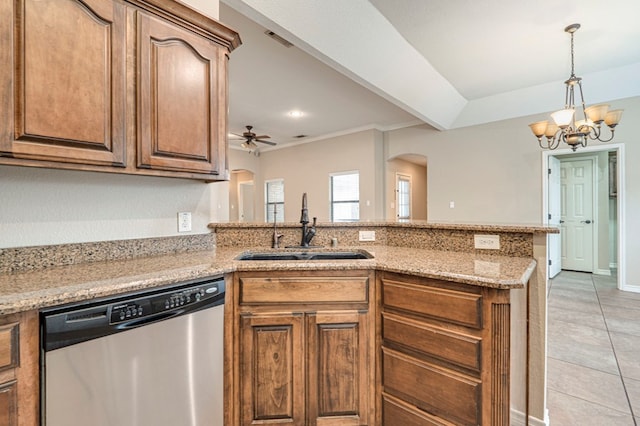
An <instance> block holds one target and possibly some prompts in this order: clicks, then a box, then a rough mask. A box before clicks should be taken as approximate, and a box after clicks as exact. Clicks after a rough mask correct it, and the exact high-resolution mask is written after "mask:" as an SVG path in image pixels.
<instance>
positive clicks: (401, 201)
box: [396, 173, 411, 222]
mask: <svg viewBox="0 0 640 426" xmlns="http://www.w3.org/2000/svg"><path fill="white" fill-rule="evenodd" d="M396 219H397V220H398V222H404V221H408V220H410V219H411V176H408V175H403V174H400V173H396Z"/></svg>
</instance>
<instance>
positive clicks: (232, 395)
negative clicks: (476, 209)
mask: <svg viewBox="0 0 640 426" xmlns="http://www.w3.org/2000/svg"><path fill="white" fill-rule="evenodd" d="M279 227H280V225H279ZM210 228H211V229H212V230H213V231H214V232H213V233H212V234H209V235H190V236H186V237H168V238H166V239H162V238H157V239H150V240H136V241H128V240H127V241H118V242H115V241H114V242H104V243H91V244H68V245H62V246H47V247H34V248H19V249H3V250H1V251H0V270H2V272H3V274H2V275H1V276H0V315H2V316H1V317H0V318H2V319H3V322H2V324H5V323H7V324H16V323H18V324H19V326H21V327H22V326H23V324H22V323H21V322H20V321H19V320H20V319H21V318H22V316H24V318H30V319H31V321H30V322H29V321H28V322H26V323H25V325H24V328H23V329H21V330H20V337H21V338H22V337H23V336H29V335H30V336H32V338H33V336H36V337H35V339H36V340H37V333H38V331H37V323H34V322H33V315H32V314H30V313H33V312H34V311H37V310H38V309H40V308H43V307H47V306H55V305H60V304H64V303H68V302H73V301H79V300H89V299H93V298H96V297H102V296H107V295H113V294H118V293H125V292H129V291H133V290H139V289H142V288H151V287H158V286H163V285H167V284H172V283H176V282H180V281H183V280H189V279H194V278H198V277H205V276H211V275H217V274H226V275H225V276H226V279H227V282H228V286H227V297H228V299H227V304H226V312H225V324H226V325H225V327H226V329H227V331H228V332H227V337H226V346H227V348H226V352H227V353H226V356H227V359H226V361H227V363H228V365H229V366H230V368H228V369H227V370H228V377H227V383H228V386H230V387H229V389H228V393H227V399H228V400H227V404H226V410H227V411H228V412H227V413H226V416H227V423H228V424H242V423H239V421H238V419H240V418H242V419H246V418H247V417H246V414H245V413H246V412H247V409H250V408H247V407H250V405H248V406H247V405H246V404H251V402H250V401H251V397H252V396H251V395H250V394H248V395H243V397H242V401H240V400H237V399H236V397H237V396H238V395H239V393H238V392H239V388H241V389H246V383H245V384H244V385H241V384H240V383H238V377H239V370H238V368H240V365H241V364H243V363H244V359H239V357H241V356H246V357H248V358H247V359H251V355H250V354H249V353H248V352H247V351H246V350H245V351H244V352H242V350H241V345H244V343H245V342H246V341H248V340H250V339H248V336H249V334H247V333H244V336H245V340H243V341H242V342H240V341H238V340H237V339H236V337H237V336H240V335H242V333H240V334H237V333H236V331H237V330H235V328H234V327H240V325H241V324H240V319H241V318H243V321H245V322H246V327H248V328H247V330H249V329H252V330H258V331H259V332H262V331H264V330H266V328H263V329H260V328H259V327H261V324H266V323H268V321H267V322H264V321H263V320H262V319H260V318H259V315H257V313H260V315H261V316H262V318H264V317H267V318H273V317H274V315H275V316H276V317H277V316H279V317H280V318H281V319H282V318H283V316H282V315H281V314H282V313H283V312H284V311H285V309H282V307H279V308H277V309H276V305H277V304H278V303H280V301H279V299H278V297H283V298H286V297H291V294H297V296H295V297H296V298H297V299H296V300H295V301H292V300H288V301H287V300H285V301H284V305H287V306H288V309H289V310H288V312H290V315H289V317H290V318H292V319H293V320H294V321H297V322H296V324H298V326H295V327H293V330H295V331H294V334H295V333H298V334H296V335H297V336H298V337H304V338H305V339H306V341H307V342H308V341H310V339H311V338H312V337H314V336H315V338H316V340H315V341H318V342H321V341H323V340H322V339H325V341H326V342H342V343H344V342H348V341H349V340H348V338H351V339H352V340H351V341H352V342H353V341H360V342H361V344H362V346H361V347H358V348H356V349H357V353H358V354H360V355H359V358H358V359H359V362H360V364H359V365H358V368H360V370H358V371H359V372H362V373H363V374H364V373H371V374H370V375H367V377H363V376H362V375H361V376H359V379H362V380H365V381H364V382H360V383H359V387H358V388H357V389H356V390H355V391H357V392H363V391H366V390H371V389H372V390H373V393H372V392H371V391H370V392H369V394H367V395H366V397H365V400H364V401H362V400H361V398H360V399H359V398H358V397H361V396H362V394H361V393H359V394H358V396H356V397H354V395H353V394H351V393H348V394H347V395H344V396H343V397H341V399H340V400H316V401H299V400H298V399H297V397H296V399H295V400H294V404H293V405H291V406H292V407H294V411H295V412H294V413H291V414H292V417H295V415H298V416H303V417H295V419H296V421H297V422H298V423H299V424H304V422H305V417H304V416H307V415H310V414H309V413H314V415H317V416H318V417H317V418H319V417H320V415H321V414H322V413H326V412H327V410H328V411H330V410H331V409H336V412H338V411H340V412H341V413H342V414H341V415H344V416H345V419H348V420H350V421H354V422H355V421H356V420H357V421H359V419H362V420H364V419H366V420H367V421H368V422H369V424H382V423H383V422H384V420H385V419H386V418H387V417H386V416H388V415H393V416H395V418H403V417H402V416H408V417H406V418H407V419H409V418H411V419H414V420H415V419H419V420H416V421H421V422H422V423H417V424H429V423H428V421H430V420H429V419H431V420H433V419H434V418H435V417H434V416H439V417H441V418H444V419H448V421H450V422H452V423H454V424H455V423H458V424H465V423H468V422H470V421H476V422H477V423H478V424H508V423H509V416H511V417H514V416H515V417H517V416H524V415H525V413H526V412H527V410H529V412H531V411H530V410H532V409H538V406H539V405H541V404H542V406H543V407H544V392H545V390H544V354H545V350H544V315H545V313H544V309H545V299H544V297H545V282H546V278H545V277H546V269H545V266H544V264H545V258H546V234H547V233H553V232H557V230H556V229H554V228H548V227H543V226H523V225H515V226H506V225H505V226H503V225H478V224H468V225H457V224H429V223H412V224H408V223H402V224H398V223H384V222H383V223H354V224H318V227H317V236H316V237H315V240H314V244H317V245H322V246H324V247H328V246H329V245H330V244H331V241H332V238H335V239H337V241H338V247H337V248H335V247H334V248H331V250H334V251H335V250H341V249H347V248H349V249H352V248H355V249H362V250H366V251H368V252H370V253H372V254H373V255H374V257H373V258H372V259H365V260H314V261H238V260H235V259H236V257H237V256H238V255H240V254H241V253H244V252H246V251H251V250H261V251H264V250H265V249H266V250H268V247H270V244H271V241H272V239H271V238H272V235H271V232H273V227H272V226H270V225H269V224H211V225H210ZM359 231H374V232H375V241H369V242H365V241H358V240H359ZM279 232H282V233H283V234H285V236H284V237H283V246H284V245H287V244H288V243H289V241H295V240H297V239H298V238H299V229H298V227H297V226H294V225H288V224H287V225H284V226H281V227H280V229H279ZM477 234H481V235H499V237H500V249H498V250H491V251H490V250H479V249H475V248H474V238H473V235H477ZM285 250H286V249H285ZM319 250H326V249H325V248H322V249H319ZM492 253H496V254H492ZM345 277H346V278H345ZM305 282H306V283H307V284H309V283H311V284H312V285H314V284H318V283H320V284H319V288H320V292H317V291H316V292H315V293H316V296H317V295H318V293H320V294H322V288H323V287H322V286H323V285H324V284H326V285H327V287H326V288H331V289H335V290H336V292H334V293H331V294H330V295H329V297H330V299H331V301H332V303H333V302H338V306H337V307H338V308H339V309H337V310H336V309H335V308H336V306H335V305H333V304H332V305H330V306H329V305H327V304H326V302H327V300H326V294H325V296H324V297H325V299H324V300H317V299H314V300H305V299H304V298H305V297H306V296H305V294H304V293H305V292H304V288H303V290H300V288H301V287H300V286H301V285H304V283H305ZM300 283H302V284H300ZM289 284H293V288H297V289H298V290H297V293H296V291H295V290H294V291H293V292H288V291H282V289H285V290H286V287H283V286H285V285H289ZM274 285H275V287H273V286H274ZM269 286H272V287H269ZM273 288H276V289H280V290H281V291H280V292H279V293H278V292H276V295H275V298H272V299H269V300H264V299H261V297H265V295H269V297H271V296H273V293H271V292H270V291H269V290H270V289H273ZM340 289H342V290H344V291H340V292H338V290H340ZM242 291H244V293H243V292H242ZM341 295H344V296H342V300H341ZM247 296H252V297H254V298H253V299H247V298H246V297H247ZM242 297H245V299H242ZM429 300H439V301H440V302H439V303H438V304H437V305H434V306H435V307H434V308H431V307H429V306H427V305H429V304H428V303H421V302H420V301H429ZM403 301H405V302H407V301H409V302H415V303H412V304H410V305H406V306H400V305H399V303H400V302H403ZM527 301H528V312H529V318H527V316H526V312H527ZM322 307H324V308H323V309H320V308H322ZM298 308H304V309H302V310H300V309H298ZM496 309H497V310H496ZM321 311H322V312H324V313H323V315H320V313H321ZM338 311H339V312H338ZM469 312H471V315H470V314H469ZM473 312H475V313H473ZM333 314H335V315H333ZM331 315H333V319H331V318H330V317H331ZM358 315H360V316H358ZM4 319H9V320H10V321H4ZM330 319H331V321H334V320H336V319H337V320H339V321H341V322H340V323H339V324H341V325H340V327H333V328H332V327H329V328H322V325H323V324H329V326H331V324H334V325H335V324H337V323H336V322H331V321H330ZM527 320H528V321H529V322H530V326H529V334H528V338H529V347H528V348H527V335H526V329H527V327H526V324H527ZM261 321H262V322H261ZM281 324H284V328H281V329H288V328H287V327H288V325H287V324H286V321H285V322H281ZM314 324H315V325H316V326H319V328H318V327H313V326H312V325H314ZM352 325H353V327H351V326H352ZM3 327H4V326H3ZM7 327H8V326H7ZM251 327H254V328H251ZM255 327H258V328H255ZM303 327H304V329H303ZM3 330H5V328H3ZM312 330H320V333H319V334H313V333H315V332H314V331H312ZM335 330H338V331H337V332H335V333H334V331H335ZM345 330H351V331H349V332H347V331H345ZM392 330H395V331H394V332H393V334H390V333H392ZM229 331H231V333H229ZM301 333H307V334H306V335H303V334H301ZM349 333H351V334H349ZM354 333H355V334H354ZM385 333H389V336H387V335H385ZM411 333H422V334H420V336H421V337H420V339H413V340H411V339H408V340H407V339H403V336H410V335H411ZM258 335H260V333H258ZM8 336H12V334H8ZM234 336H235V337H234ZM310 336H311V337H310ZM354 336H355V337H354ZM429 336H431V337H429ZM268 337H269V338H271V337H274V335H273V334H272V335H270V336H268ZM387 337H389V338H388V339H387ZM428 338H433V339H436V340H434V341H433V342H434V345H433V346H432V348H436V349H437V347H438V345H437V344H436V342H439V346H440V347H445V346H446V347H451V348H464V349H461V350H460V351H457V350H456V349H453V350H452V351H450V352H449V353H444V352H438V351H437V350H436V349H430V348H428V347H419V346H415V345H413V346H412V341H413V342H414V343H416V342H418V341H420V340H424V339H428ZM358 339H366V340H364V341H362V340H358ZM443 339H444V340H443ZM9 340H10V341H11V342H17V340H15V339H14V340H11V339H9ZM254 341H256V340H254ZM257 341H258V342H259V340H257ZM485 342H486V343H485ZM19 344H20V345H22V344H23V342H22V340H20V342H19ZM26 344H27V345H31V347H33V343H31V344H30V343H28V342H27V343H26ZM455 345H458V346H455ZM491 346H493V347H494V349H491ZM317 347H318V348H320V351H315V352H308V353H306V354H302V353H298V354H294V355H295V358H294V360H296V362H307V361H305V360H306V359H316V360H317V361H318V362H320V361H321V358H318V357H320V355H322V354H323V353H325V354H326V352H322V350H325V351H326V350H327V347H324V349H323V347H322V346H321V345H320V346H317ZM495 348H501V349H500V350H495ZM20 349H22V348H20ZM18 350H19V349H18ZM509 353H510V354H511V356H510V359H509V358H507V359H505V358H504V357H505V356H506V354H509ZM243 354H244V355H243ZM488 354H494V355H495V356H491V357H490V358H489V359H487V355H488ZM33 356H36V357H37V351H36V353H35V354H34V351H33V350H31V351H30V352H28V351H27V352H24V356H23V353H21V357H20V361H21V362H20V365H19V366H14V367H15V368H14V369H15V371H16V373H15V377H17V378H18V379H17V382H15V379H13V378H9V380H7V382H12V383H17V385H16V386H17V389H18V392H13V393H11V392H8V393H3V395H4V396H3V397H6V398H17V405H16V406H17V407H18V408H17V410H18V411H17V412H18V415H21V414H20V413H21V412H22V411H23V410H24V411H27V412H29V411H30V412H31V413H32V414H31V415H32V417H31V418H33V419H37V414H34V413H37V411H38V410H37V405H36V406H35V407H34V404H36V403H37V398H35V397H33V395H31V396H32V397H31V398H28V396H29V395H26V394H25V392H28V391H29V390H30V391H31V392H36V394H37V384H36V383H37V376H38V371H31V372H25V371H20V370H21V369H27V368H31V369H34V368H36V367H35V366H37V365H38V363H37V360H36V361H35V362H33V359H31V362H30V361H29V359H30V358H29V357H31V358H33ZM314 357H315V358H314ZM342 359H343V360H344V359H347V358H342ZM416 359H417V360H418V361H414V360H416ZM527 360H528V365H529V368H528V372H529V374H527V368H526V365H527ZM263 361H264V360H263ZM383 363H384V366H385V367H386V366H393V368H394V370H393V371H392V373H393V374H391V373H389V372H384V371H383V370H382V365H383ZM492 363H493V364H492ZM321 364H322V363H321V362H320V364H318V365H321ZM540 364H542V366H540ZM341 366H342V367H344V366H345V364H344V363H343V364H341ZM414 368H419V371H422V372H425V374H427V376H425V377H429V380H435V382H433V383H437V384H438V385H442V386H447V387H451V386H453V387H452V388H451V389H457V390H456V392H458V391H461V392H462V393H463V394H464V395H467V396H469V397H470V398H472V399H473V404H471V405H470V406H468V405H467V404H464V405H465V407H467V408H465V410H464V411H459V412H456V413H455V414H454V415H453V417H452V414H451V413H452V412H453V411H452V410H457V408H458V407H456V405H455V404H460V402H459V401H455V398H445V399H437V398H436V399H434V398H433V396H432V395H427V394H416V395H414V398H413V399H411V398H406V395H405V394H406V393H407V390H406V389H405V390H403V389H402V388H401V384H402V383H401V382H402V379H400V382H399V381H398V379H397V377H405V375H411V374H414V373H415V370H413V369H414ZM487 369H489V370H491V369H494V370H495V369H497V370H496V371H499V372H500V374H499V375H497V376H496V375H492V374H491V373H490V371H488V370H487ZM305 371H306V370H305ZM315 371H316V373H318V374H316V375H315V376H313V377H311V379H312V380H315V382H313V383H319V384H322V383H321V382H322V380H323V377H322V376H321V375H319V371H320V370H318V369H316V370H315ZM328 372H329V373H330V372H331V371H328ZM295 373H299V371H295ZM29 377H31V379H29ZM34 377H35V379H34ZM4 378H5V377H4V376H3V377H2V379H3V383H4ZM325 379H327V380H329V381H330V380H332V378H327V377H325ZM20 380H25V381H29V382H30V383H31V384H30V385H29V386H30V387H25V388H23V389H27V390H23V391H20V389H21V383H20ZM248 380H249V379H248ZM297 380H300V377H298V378H297ZM302 380H303V381H304V378H303V379H302ZM366 380H369V382H366ZM438 380H439V381H438ZM385 381H386V382H387V384H386V385H385ZM527 381H528V383H529V386H528V389H527V386H525V383H527ZM419 383H420V382H419ZM325 384H328V383H325ZM423 384H424V383H423ZM338 385H339V386H341V388H340V389H343V390H345V391H349V392H353V391H354V390H353V389H347V387H346V386H347V385H346V384H345V383H344V382H339V383H338ZM364 385H369V386H364ZM0 386H2V385H1V384H0ZM492 387H493V388H495V389H498V388H499V390H500V391H501V392H502V393H497V394H493V397H494V399H495V398H496V397H497V398H498V400H497V401H496V402H492V401H491V398H490V397H489V396H491V395H492V392H491V391H490V389H491V388H492ZM483 389H485V390H484V391H483ZM527 393H528V395H529V398H528V399H529V401H528V403H527V402H526V401H525V398H526V395H527ZM16 395H18V396H17V397H16ZM285 397H286V395H285ZM355 400H358V404H357V410H356V409H353V407H346V406H347V405H348V402H349V401H355ZM23 402H24V404H23ZM243 404H245V405H243ZM8 406H11V405H8ZM262 407H263V408H264V407H266V406H264V405H263V406H262ZM468 407H471V408H468ZM267 408H269V407H267ZM347 408H348V409H347ZM358 410H360V411H358ZM355 411H357V412H355ZM383 412H384V416H385V417H383ZM284 414H285V415H289V413H284ZM28 415H29V414H26V416H28ZM520 421H521V423H522V424H524V420H522V419H521V420H520ZM516 423H517V422H516ZM344 424H350V423H348V422H347V421H345V423H344Z"/></svg>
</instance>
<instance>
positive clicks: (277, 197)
mask: <svg viewBox="0 0 640 426" xmlns="http://www.w3.org/2000/svg"><path fill="white" fill-rule="evenodd" d="M265 201H266V202H265V208H266V213H267V214H266V215H265V217H266V220H267V222H273V217H274V211H275V217H276V219H277V221H278V222H284V180H282V179H280V180H271V181H267V182H265Z"/></svg>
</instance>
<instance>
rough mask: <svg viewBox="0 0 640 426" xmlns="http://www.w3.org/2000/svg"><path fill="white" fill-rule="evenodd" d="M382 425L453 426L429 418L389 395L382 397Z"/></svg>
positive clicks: (431, 417)
mask: <svg viewBox="0 0 640 426" xmlns="http://www.w3.org/2000/svg"><path fill="white" fill-rule="evenodd" d="M382 424H383V425H389V426H393V425H402V426H453V425H454V424H453V423H450V422H448V421H446V420H443V419H440V418H438V417H434V416H431V415H429V414H427V413H425V412H424V411H420V410H418V409H417V408H416V407H414V406H413V405H410V404H407V403H406V402H404V401H401V400H399V399H398V398H394V397H392V396H391V395H387V394H383V395H382Z"/></svg>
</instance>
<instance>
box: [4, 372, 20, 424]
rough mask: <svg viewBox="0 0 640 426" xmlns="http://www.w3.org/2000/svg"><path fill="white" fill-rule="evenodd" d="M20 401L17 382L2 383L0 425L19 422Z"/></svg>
mask: <svg viewBox="0 0 640 426" xmlns="http://www.w3.org/2000/svg"><path fill="white" fill-rule="evenodd" d="M17 413H18V401H17V392H16V382H9V383H6V384H0V425H3V426H5V425H6V426H16V425H17V424H18V414H17Z"/></svg>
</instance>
